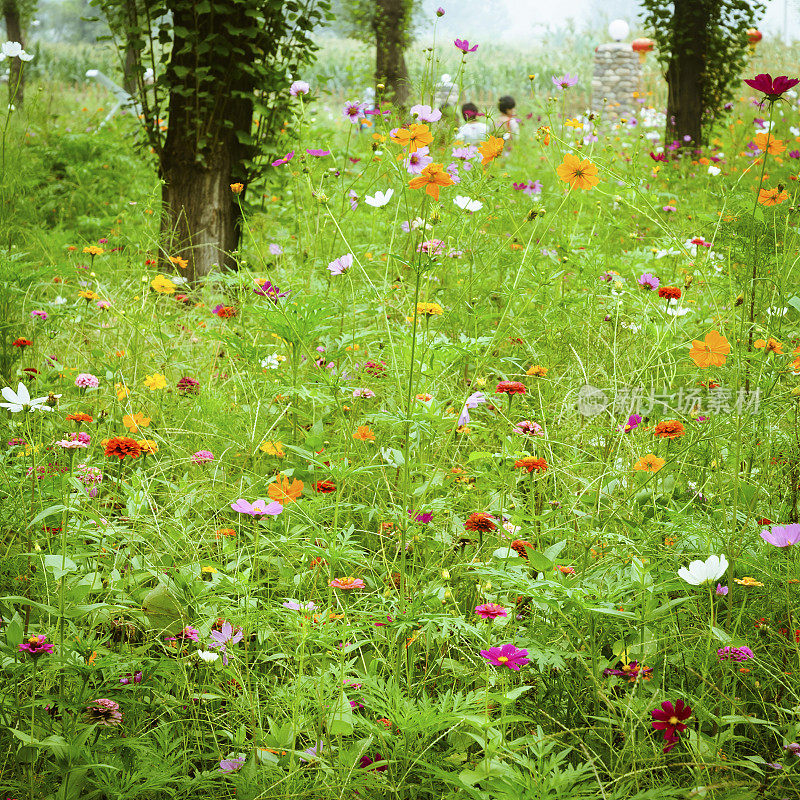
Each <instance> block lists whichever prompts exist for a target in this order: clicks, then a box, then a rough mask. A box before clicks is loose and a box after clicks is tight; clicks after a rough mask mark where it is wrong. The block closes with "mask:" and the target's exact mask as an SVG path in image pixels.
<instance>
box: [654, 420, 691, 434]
mask: <svg viewBox="0 0 800 800" xmlns="http://www.w3.org/2000/svg"><path fill="white" fill-rule="evenodd" d="M653 433H654V434H655V435H656V436H658V437H659V438H661V439H678V438H680V437H681V436H683V435H684V434H685V433H686V429H685V428H684V427H683V423H682V422H679V421H678V420H677V419H668V420H665V421H664V422H659V423H658V425H656V427H655V430H654V431H653Z"/></svg>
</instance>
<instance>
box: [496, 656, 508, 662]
mask: <svg viewBox="0 0 800 800" xmlns="http://www.w3.org/2000/svg"><path fill="white" fill-rule="evenodd" d="M497 660H498V661H499V662H500V663H501V664H505V663H506V661H508V658H506V656H500V657H499V658H498V659H497Z"/></svg>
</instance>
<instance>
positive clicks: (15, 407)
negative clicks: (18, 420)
mask: <svg viewBox="0 0 800 800" xmlns="http://www.w3.org/2000/svg"><path fill="white" fill-rule="evenodd" d="M2 394H3V397H5V399H6V400H8V402H7V403H0V408H7V409H8V410H9V411H11V412H12V413H14V414H16V413H17V412H18V411H52V410H53V409H52V408H50V406H46V405H45V404H44V403H45V400H47V395H45V396H44V397H35V398H33V399H31V395H30V392H28V387H27V386H25V384H24V383H20V384H19V386H17V391H16V392H15V391H14V390H13V389H12V388H11V387H10V386H6V387H4V388H3V391H2ZM58 397H61V395H58Z"/></svg>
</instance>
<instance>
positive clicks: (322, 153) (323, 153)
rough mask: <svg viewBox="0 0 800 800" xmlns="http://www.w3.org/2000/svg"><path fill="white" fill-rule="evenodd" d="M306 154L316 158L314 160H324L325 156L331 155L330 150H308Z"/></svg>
mask: <svg viewBox="0 0 800 800" xmlns="http://www.w3.org/2000/svg"><path fill="white" fill-rule="evenodd" d="M306 153H308V154H309V155H310V156H314V158H322V157H323V156H329V155H330V154H331V151H330V150H309V149H308V148H306Z"/></svg>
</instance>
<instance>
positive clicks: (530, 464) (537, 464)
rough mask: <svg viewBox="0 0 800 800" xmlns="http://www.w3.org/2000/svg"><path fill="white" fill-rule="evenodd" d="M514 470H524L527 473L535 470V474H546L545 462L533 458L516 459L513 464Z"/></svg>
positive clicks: (541, 459)
mask: <svg viewBox="0 0 800 800" xmlns="http://www.w3.org/2000/svg"><path fill="white" fill-rule="evenodd" d="M514 468H515V469H526V470H528V472H533V471H534V470H536V471H537V472H546V471H547V462H546V461H545V460H544V459H543V458H534V457H533V456H525V457H524V458H518V459H517V460H516V461H515V462H514Z"/></svg>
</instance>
